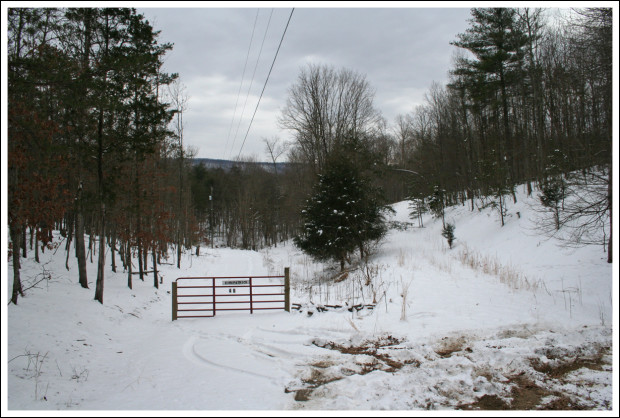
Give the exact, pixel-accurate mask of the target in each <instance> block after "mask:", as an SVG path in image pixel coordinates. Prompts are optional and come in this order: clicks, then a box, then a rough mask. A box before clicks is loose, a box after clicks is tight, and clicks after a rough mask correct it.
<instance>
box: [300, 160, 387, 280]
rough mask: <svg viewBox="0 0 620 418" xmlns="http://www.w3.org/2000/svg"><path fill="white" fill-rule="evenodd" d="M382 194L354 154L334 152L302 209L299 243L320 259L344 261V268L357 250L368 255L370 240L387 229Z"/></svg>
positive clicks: (341, 266) (342, 264) (307, 251)
mask: <svg viewBox="0 0 620 418" xmlns="http://www.w3.org/2000/svg"><path fill="white" fill-rule="evenodd" d="M379 196H380V194H379V193H378V190H376V189H375V188H374V187H372V185H371V184H370V181H369V180H368V179H367V178H365V177H363V176H362V174H361V172H360V169H359V168H358V167H357V166H356V164H355V163H354V162H353V161H352V160H351V159H350V158H348V157H347V156H345V155H344V154H343V153H338V154H337V155H334V156H332V157H331V158H330V159H329V160H328V163H327V166H326V169H325V172H324V173H323V174H322V175H320V176H319V181H318V183H317V184H316V186H315V191H314V195H313V196H312V197H311V198H310V199H309V200H308V201H307V202H306V206H305V208H304V210H303V211H302V218H303V219H304V221H305V224H304V229H303V232H302V234H301V235H299V236H297V237H296V238H295V244H296V245H297V246H298V247H299V248H301V249H302V250H303V251H304V252H306V253H307V254H309V255H311V256H312V257H314V258H316V259H318V260H334V261H338V262H340V269H341V270H344V264H345V261H347V260H348V259H349V255H350V254H351V253H352V252H353V251H355V250H356V249H359V251H360V256H362V257H364V255H366V254H367V253H368V251H367V248H366V245H367V243H368V242H372V241H377V240H379V239H380V238H381V237H382V236H383V235H384V234H385V232H386V231H387V228H386V226H385V221H384V217H383V212H384V210H385V209H386V208H385V206H383V205H382V204H381V202H380V197H379Z"/></svg>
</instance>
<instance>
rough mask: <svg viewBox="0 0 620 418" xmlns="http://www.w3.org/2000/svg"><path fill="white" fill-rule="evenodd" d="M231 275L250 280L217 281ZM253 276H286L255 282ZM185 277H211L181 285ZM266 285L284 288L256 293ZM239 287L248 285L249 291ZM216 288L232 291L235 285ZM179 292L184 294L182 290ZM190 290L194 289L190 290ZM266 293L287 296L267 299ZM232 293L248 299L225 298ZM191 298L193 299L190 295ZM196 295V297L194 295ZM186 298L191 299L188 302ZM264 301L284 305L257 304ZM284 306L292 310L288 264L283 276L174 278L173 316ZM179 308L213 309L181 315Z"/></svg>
mask: <svg viewBox="0 0 620 418" xmlns="http://www.w3.org/2000/svg"><path fill="white" fill-rule="evenodd" d="M231 279H243V280H246V281H247V282H248V283H247V284H221V285H217V284H216V280H231ZM254 279H284V280H283V283H281V284H256V282H255V281H254ZM183 280H191V281H194V280H207V281H210V284H208V285H187V286H180V285H179V284H178V283H177V282H179V281H183ZM266 287H280V288H282V287H283V288H284V289H283V292H282V293H257V292H255V290H258V289H259V288H266ZM237 288H246V289H248V291H247V293H236V289H237ZM186 289H211V293H207V294H202V293H200V294H193V293H190V294H185V293H184V292H185V291H186ZM217 289H228V290H229V292H230V291H231V289H233V292H232V293H219V294H218V293H217ZM179 292H181V293H183V294H179ZM190 292H191V290H190ZM266 296H284V298H283V299H277V300H264V299H262V298H263V297H266ZM229 297H237V298H249V299H247V300H222V299H223V298H229ZM188 298H190V299H188ZM191 298H194V299H191ZM196 298H202V300H199V301H196ZM186 300H188V301H187V302H186ZM189 300H194V301H189ZM264 303H274V304H280V303H283V305H284V306H283V307H258V306H255V304H264ZM220 304H224V305H225V306H226V305H231V304H245V305H248V304H249V308H242V307H236V308H218V307H217V306H218V305H220ZM179 305H190V306H187V308H188V309H181V308H185V307H184V306H181V307H180V306H179ZM191 305H203V307H202V308H198V307H195V308H194V307H192V306H191ZM279 309H284V310H285V311H287V312H290V276H289V268H288V267H286V268H285V269H284V275H283V276H227V277H179V278H177V279H176V280H175V281H174V282H172V320H173V321H174V320H176V319H178V318H209V317H213V316H215V314H216V313H217V311H250V313H251V314H252V313H254V311H255V310H279ZM180 312H192V313H197V312H211V313H212V314H211V315H185V314H183V315H179V313H180Z"/></svg>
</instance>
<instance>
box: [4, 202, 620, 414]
mask: <svg viewBox="0 0 620 418" xmlns="http://www.w3.org/2000/svg"><path fill="white" fill-rule="evenodd" d="M517 197H518V202H519V203H517V204H510V205H509V208H508V210H509V216H508V217H507V222H506V225H505V226H504V227H501V226H500V223H499V219H498V217H497V214H496V213H495V212H493V211H491V210H489V209H485V210H482V211H474V212H471V211H469V210H468V209H467V207H462V206H459V207H453V208H450V209H449V210H448V211H447V212H446V219H447V220H449V221H451V222H454V223H455V225H456V230H455V234H456V237H457V241H456V245H455V246H454V248H453V249H448V246H447V243H446V241H445V239H444V238H443V237H442V236H441V220H437V219H432V218H431V217H430V216H426V217H425V218H424V225H425V227H424V228H418V227H417V223H416V225H413V224H411V222H412V221H411V220H410V219H409V218H408V213H407V212H408V210H407V202H401V203H399V204H396V205H394V208H395V210H396V213H395V215H394V216H393V218H392V219H391V222H392V225H393V226H395V228H393V229H391V230H390V232H389V233H388V235H387V237H386V238H385V240H384V241H383V242H382V244H381V246H379V247H378V248H377V250H376V252H375V255H374V256H373V257H372V258H371V259H370V260H369V261H368V263H367V264H365V265H362V266H358V268H357V269H351V271H350V272H349V273H348V275H347V276H346V277H342V276H339V275H338V274H337V272H336V271H335V270H333V268H332V266H327V265H323V264H320V263H315V262H313V261H312V260H310V259H309V258H308V257H307V256H305V255H304V254H303V253H301V252H300V251H299V250H298V249H296V248H295V247H294V246H293V245H292V244H291V243H285V244H283V245H280V246H278V247H276V248H270V249H265V250H262V251H258V252H255V251H241V250H234V249H226V248H216V249H210V248H207V249H204V248H203V249H202V250H201V251H200V254H201V255H200V256H199V257H196V256H192V255H190V254H185V255H183V259H182V268H181V269H180V270H178V269H177V268H176V267H175V266H176V264H175V263H172V261H173V259H172V257H173V256H171V259H170V260H168V261H169V262H170V263H172V265H162V266H161V273H162V276H163V284H162V285H161V287H160V289H154V288H153V283H152V281H153V279H152V277H151V276H150V275H149V276H148V278H147V279H146V281H145V282H144V283H143V282H140V281H139V280H138V279H137V278H136V277H134V289H133V290H130V289H128V288H127V287H126V273H123V272H121V271H120V270H119V272H118V273H113V272H111V271H110V270H108V271H106V283H105V295H104V301H105V303H104V305H100V304H99V303H97V302H95V301H94V300H93V296H94V278H95V277H96V264H95V263H93V264H89V270H88V273H89V278H90V287H91V289H82V288H80V286H79V285H78V282H77V265H76V264H75V261H74V260H73V259H71V260H70V270H69V271H67V270H66V269H65V268H64V257H65V253H64V252H63V248H64V246H62V245H61V246H60V247H59V249H58V250H52V251H46V252H45V253H44V254H43V255H42V259H41V264H37V263H35V262H34V261H33V260H32V259H30V258H28V259H27V260H24V266H23V269H22V277H23V279H24V283H25V287H29V286H32V285H34V284H35V283H36V285H35V286H34V287H32V288H30V289H28V290H27V292H26V297H25V298H23V299H20V300H19V304H18V305H17V306H15V305H8V306H5V308H3V309H5V311H4V312H3V321H6V324H5V326H3V334H6V335H3V350H2V352H3V364H4V367H3V374H4V375H5V378H6V382H7V384H3V398H4V402H3V403H2V404H3V408H8V410H9V411H14V410H22V409H26V410H35V409H36V410H41V409H42V410H46V409H49V410H73V409H76V410H167V411H185V412H183V413H182V414H183V416H186V415H187V414H188V412H187V411H188V410H189V411H191V410H294V409H342V410H347V409H360V410H377V409H382V410H425V409H469V408H474V409H478V408H481V409H510V408H513V409H581V408H585V409H595V410H608V411H611V409H612V406H613V408H617V406H616V405H617V402H613V401H615V400H616V399H614V394H613V393H612V388H613V385H612V383H615V386H616V388H617V383H618V382H617V375H616V376H615V378H614V376H613V375H612V363H615V364H614V366H616V367H617V355H615V354H613V355H612V351H613V350H617V346H615V345H613V347H612V341H613V334H612V323H613V324H617V310H614V309H613V307H614V304H615V303H616V300H615V299H614V296H613V295H615V294H616V290H617V289H615V288H614V286H615V285H614V282H613V280H612V266H611V265H609V264H607V263H606V262H605V260H606V256H605V254H604V253H603V252H602V250H601V248H595V247H584V248H577V249H566V248H563V247H561V246H559V245H558V243H557V242H556V241H554V240H553V239H547V238H544V237H542V236H540V235H539V234H538V233H537V232H536V230H535V229H533V216H535V214H536V212H535V211H533V210H532V207H531V206H533V205H536V199H535V198H527V197H526V196H523V195H522V194H519V195H518V196H517ZM517 212H519V215H517ZM396 227H398V228H396ZM107 264H108V266H109V264H110V263H109V260H108V263H107ZM117 264H118V263H117ZM284 267H290V269H291V282H292V284H291V286H292V295H291V299H292V302H293V303H295V304H296V305H295V306H299V310H293V311H292V312H291V313H287V312H283V311H272V312H264V313H255V314H253V315H250V314H248V313H245V312H235V313H228V314H226V313H221V314H220V313H218V314H217V316H216V317H214V318H196V319H179V320H177V321H171V295H170V283H171V281H173V280H175V279H176V278H177V277H180V276H198V275H213V276H236V275H250V274H252V275H266V274H281V273H282V272H283V270H284ZM8 268H9V269H11V268H12V266H11V265H10V264H9V265H8ZM121 270H122V269H121ZM9 290H10V286H9V285H5V286H4V291H5V292H7V293H5V297H6V299H5V300H8V299H9V297H8V295H9V294H10V292H9ZM354 305H363V306H367V307H366V308H363V309H360V310H356V309H351V310H350V311H349V310H348V309H347V308H348V307H351V306H354ZM337 306H340V307H337ZM371 307H372V309H371ZM614 353H615V352H614ZM614 379H615V380H614ZM179 413H180V412H179ZM180 414H181V413H180ZM189 414H191V413H189ZM3 415H4V414H3Z"/></svg>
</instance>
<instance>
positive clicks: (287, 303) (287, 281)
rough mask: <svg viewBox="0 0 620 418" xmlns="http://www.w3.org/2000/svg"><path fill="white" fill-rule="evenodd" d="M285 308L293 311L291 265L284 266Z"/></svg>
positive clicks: (287, 310)
mask: <svg viewBox="0 0 620 418" xmlns="http://www.w3.org/2000/svg"><path fill="white" fill-rule="evenodd" d="M284 310H285V311H286V312H290V311H291V278H290V274H289V267H284Z"/></svg>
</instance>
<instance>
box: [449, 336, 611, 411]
mask: <svg viewBox="0 0 620 418" xmlns="http://www.w3.org/2000/svg"><path fill="white" fill-rule="evenodd" d="M610 352H611V348H610V347H601V348H600V349H599V350H598V352H596V353H593V354H590V355H588V356H586V357H581V356H580V355H577V356H576V357H574V358H570V357H568V358H566V359H560V358H559V356H558V357H556V356H553V355H552V354H551V353H546V354H547V356H548V358H551V359H553V360H555V361H554V362H553V363H550V362H547V363H544V362H542V361H541V360H540V359H539V358H533V359H530V364H531V365H532V368H533V369H534V370H536V371H537V372H539V373H542V374H543V379H544V382H545V384H549V386H550V387H551V386H553V385H552V384H551V383H560V384H561V383H566V381H565V377H566V376H567V375H568V374H569V373H571V372H574V371H576V370H579V369H583V368H587V369H591V370H596V371H602V370H604V368H605V367H606V366H610V363H609V362H608V361H607V360H606V358H605V356H606V355H607V354H609V353H610ZM509 383H510V384H513V385H514V387H513V388H512V390H511V396H510V399H502V398H500V397H499V396H497V395H484V396H482V397H480V398H479V399H478V400H477V401H476V402H473V403H470V404H462V405H458V407H457V409H466V410H589V409H591V408H590V407H588V406H586V405H584V404H582V403H580V402H579V401H577V400H574V399H572V398H571V397H570V396H568V395H567V394H565V393H562V392H559V391H557V390H550V389H547V388H544V387H541V386H540V385H537V384H536V383H534V382H533V381H532V380H531V379H530V378H529V377H527V376H526V374H525V372H522V373H521V374H519V375H516V376H510V377H509ZM545 399H546V400H547V401H544V400H545Z"/></svg>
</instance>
